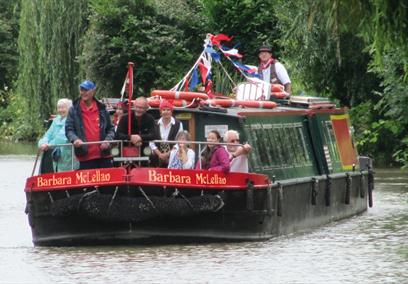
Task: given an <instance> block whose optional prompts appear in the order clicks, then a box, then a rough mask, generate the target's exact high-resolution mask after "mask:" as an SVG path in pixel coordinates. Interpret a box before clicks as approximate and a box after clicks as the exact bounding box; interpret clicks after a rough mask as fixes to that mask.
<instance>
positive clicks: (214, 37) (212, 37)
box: [210, 34, 234, 45]
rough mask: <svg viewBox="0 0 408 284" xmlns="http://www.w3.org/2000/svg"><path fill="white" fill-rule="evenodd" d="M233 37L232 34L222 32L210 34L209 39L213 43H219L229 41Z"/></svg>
mask: <svg viewBox="0 0 408 284" xmlns="http://www.w3.org/2000/svg"><path fill="white" fill-rule="evenodd" d="M233 38H234V37H233V36H231V37H229V36H227V35H224V34H218V35H210V40H211V43H212V44H213V45H220V44H221V41H231V40H232V39H233Z"/></svg>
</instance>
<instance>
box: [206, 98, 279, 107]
mask: <svg viewBox="0 0 408 284" xmlns="http://www.w3.org/2000/svg"><path fill="white" fill-rule="evenodd" d="M204 103H205V104H207V105H209V106H213V107H214V106H221V107H249V108H267V109H271V108H275V107H276V106H277V103H275V102H271V101H255V100H247V101H244V100H228V99H211V100H206V101H205V102H204Z"/></svg>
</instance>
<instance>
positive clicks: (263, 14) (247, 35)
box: [202, 0, 282, 65]
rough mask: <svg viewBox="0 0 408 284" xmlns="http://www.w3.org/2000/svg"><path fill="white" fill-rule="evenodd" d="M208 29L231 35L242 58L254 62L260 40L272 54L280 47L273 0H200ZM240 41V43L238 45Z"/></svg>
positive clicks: (256, 58)
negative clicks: (268, 46) (269, 48)
mask: <svg viewBox="0 0 408 284" xmlns="http://www.w3.org/2000/svg"><path fill="white" fill-rule="evenodd" d="M202 2H203V4H204V7H205V13H206V14H207V17H208V18H209V21H210V24H209V28H210V30H211V31H212V33H214V34H217V33H224V34H227V35H230V36H235V38H234V43H238V45H239V46H238V47H239V50H240V53H242V54H243V55H244V56H245V62H247V63H248V64H250V62H253V64H254V65H256V64H257V62H258V52H257V51H258V49H259V47H260V46H261V45H262V44H264V43H265V44H268V45H270V46H271V47H272V50H273V53H274V57H276V58H279V57H280V55H281V51H282V44H281V42H280V39H281V30H280V28H279V25H278V19H277V17H276V14H275V9H276V8H275V7H276V6H277V3H276V1H271V0H267V1H262V0H251V1H250V0H244V1H236V0H202ZM241 43H242V45H240V44H241Z"/></svg>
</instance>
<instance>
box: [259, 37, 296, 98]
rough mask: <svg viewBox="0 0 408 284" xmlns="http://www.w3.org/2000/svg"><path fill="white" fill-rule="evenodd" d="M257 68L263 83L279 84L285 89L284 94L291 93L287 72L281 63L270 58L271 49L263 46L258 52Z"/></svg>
mask: <svg viewBox="0 0 408 284" xmlns="http://www.w3.org/2000/svg"><path fill="white" fill-rule="evenodd" d="M258 57H259V66H258V74H259V75H261V78H262V80H263V81H265V82H268V83H270V84H281V85H283V86H284V87H285V92H287V93H288V94H290V93H291V90H292V83H291V81H290V78H289V75H288V71H287V70H286V68H285V66H283V64H282V63H280V62H279V61H277V60H276V59H274V58H273V57H272V49H271V48H270V47H269V46H266V45H263V46H261V47H260V48H259V50H258Z"/></svg>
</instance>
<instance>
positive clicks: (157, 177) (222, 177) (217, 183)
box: [130, 168, 268, 190]
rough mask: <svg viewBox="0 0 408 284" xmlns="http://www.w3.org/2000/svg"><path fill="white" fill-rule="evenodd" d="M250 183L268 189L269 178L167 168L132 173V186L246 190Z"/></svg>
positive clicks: (139, 170)
mask: <svg viewBox="0 0 408 284" xmlns="http://www.w3.org/2000/svg"><path fill="white" fill-rule="evenodd" d="M248 181H251V182H252V183H253V185H254V188H266V187H267V186H268V178H267V176H265V175H261V174H246V173H228V174H225V173H223V172H215V171H207V170H176V169H166V168H135V169H133V170H132V171H131V172H130V182H131V183H132V185H148V186H169V187H180V188H186V187H188V188H197V189H204V190H205V189H220V188H222V189H225V190H228V189H234V190H237V189H246V188H247V187H248V184H247V183H248Z"/></svg>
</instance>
